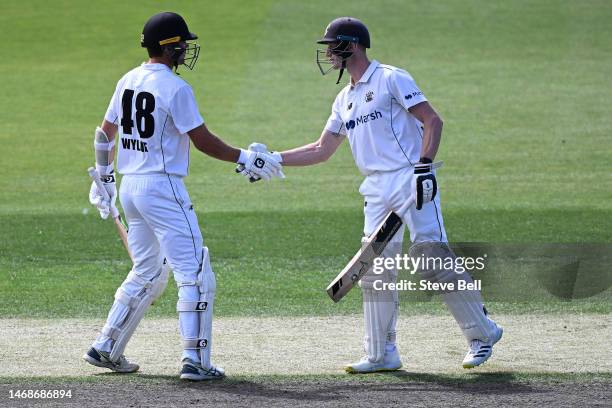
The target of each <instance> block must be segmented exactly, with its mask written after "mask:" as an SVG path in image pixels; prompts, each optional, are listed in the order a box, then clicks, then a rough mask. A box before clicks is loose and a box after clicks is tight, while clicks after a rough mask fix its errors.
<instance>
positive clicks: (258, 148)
mask: <svg viewBox="0 0 612 408" xmlns="http://www.w3.org/2000/svg"><path fill="white" fill-rule="evenodd" d="M249 150H250V151H253V152H260V153H265V154H268V155H270V156H272V157H273V158H274V159H275V160H276V161H278V163H282V161H283V158H282V157H281V155H280V153H278V152H270V151H268V146H266V145H265V144H263V143H251V144H250V145H249ZM281 168H282V166H281ZM236 173H240V174H242V175H243V176H245V177H246V178H248V179H249V181H250V182H251V183H254V182H256V181H259V180H260V179H261V177H259V176H258V175H257V174H255V173H254V172H252V171H249V170H247V169H246V168H245V166H244V165H242V164H238V166H237V167H236ZM273 176H274V177H278V178H285V174H284V173H283V171H282V170H281V169H279V170H277V171H276V172H275V173H274V174H273Z"/></svg>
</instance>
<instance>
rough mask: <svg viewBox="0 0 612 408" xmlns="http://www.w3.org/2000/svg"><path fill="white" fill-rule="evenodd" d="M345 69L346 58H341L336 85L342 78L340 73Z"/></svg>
mask: <svg viewBox="0 0 612 408" xmlns="http://www.w3.org/2000/svg"><path fill="white" fill-rule="evenodd" d="M345 69H346V59H343V60H342V68H340V75H338V80H337V81H336V85H338V84H339V83H340V80H341V79H342V74H344V70H345Z"/></svg>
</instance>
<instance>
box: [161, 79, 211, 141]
mask: <svg viewBox="0 0 612 408" xmlns="http://www.w3.org/2000/svg"><path fill="white" fill-rule="evenodd" d="M169 110H170V116H172V120H173V121H174V126H176V129H177V130H178V131H179V132H181V133H182V134H185V133H187V132H189V131H190V130H192V129H195V128H197V127H198V126H200V125H201V124H202V123H204V119H203V118H202V115H200V110H199V109H198V104H197V103H196V100H195V96H194V95H193V90H192V89H191V87H190V86H189V85H185V86H182V87H180V88H179V89H178V91H176V93H175V94H174V97H173V98H172V100H171V101H170V104H169Z"/></svg>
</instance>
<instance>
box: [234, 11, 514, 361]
mask: <svg viewBox="0 0 612 408" xmlns="http://www.w3.org/2000/svg"><path fill="white" fill-rule="evenodd" d="M317 42H318V43H319V44H323V45H326V46H327V48H326V49H324V50H317V65H318V66H319V69H320V70H321V73H322V74H323V75H325V74H326V73H328V72H330V71H331V70H338V71H339V75H338V81H337V82H336V83H339V82H340V79H341V78H342V74H343V73H344V71H347V72H348V74H349V76H350V78H349V79H350V80H349V83H348V84H347V85H346V86H345V87H344V88H343V89H342V90H341V91H340V93H339V94H338V96H337V97H336V99H335V101H334V103H333V105H332V109H331V115H330V116H329V119H328V120H327V123H326V124H325V128H324V129H323V132H322V134H321V136H320V137H319V139H318V140H316V141H315V142H313V143H310V144H307V145H304V146H301V147H297V148H294V149H292V150H287V151H283V152H273V153H272V156H273V157H274V158H276V160H277V161H278V162H281V163H282V164H283V165H284V166H309V165H313V164H317V163H321V162H324V161H326V160H328V159H329V158H330V157H331V156H332V155H333V154H334V152H335V151H336V149H337V148H338V146H340V144H341V143H342V141H343V140H344V139H346V138H348V141H349V144H350V147H351V151H352V153H353V158H354V159H355V164H356V165H357V167H358V169H359V171H360V172H361V173H362V174H363V176H364V177H365V178H364V180H363V183H362V184H361V187H360V188H359V192H360V193H361V194H362V195H363V197H364V216H365V221H364V229H363V232H364V236H366V237H367V236H369V235H370V234H372V232H374V229H375V228H376V227H377V226H378V225H379V224H380V223H381V221H382V220H383V219H384V218H385V216H386V215H387V213H388V212H389V211H394V212H395V213H397V214H398V215H399V216H400V217H401V219H402V221H403V224H402V226H401V229H400V230H399V231H398V233H396V234H395V236H394V238H393V239H392V241H391V243H390V244H389V245H387V247H386V248H385V250H384V251H383V254H382V256H383V257H385V258H395V257H396V256H397V255H399V253H400V252H401V248H402V245H401V244H402V240H403V232H404V225H407V226H408V229H409V231H410V240H411V241H412V246H411V248H410V256H411V257H431V258H442V259H444V258H446V257H452V258H453V259H454V258H455V255H454V253H453V252H452V251H451V249H450V247H449V246H448V241H447V237H446V231H445V229H444V223H443V220H442V212H441V208H440V197H439V194H437V191H438V186H437V181H436V172H435V166H434V159H435V157H436V153H437V151H438V147H439V145H440V138H441V135H442V119H441V118H440V116H439V115H438V114H437V113H436V111H435V110H434V108H433V107H432V106H431V105H430V103H429V102H428V101H427V99H426V97H425V95H424V94H423V92H422V91H421V90H420V89H419V88H418V87H417V85H416V83H415V81H414V79H413V78H412V76H411V75H410V74H409V73H408V72H406V71H404V70H402V69H400V68H396V67H394V66H391V65H384V64H381V63H379V62H378V61H376V60H370V59H369V58H368V56H367V52H366V51H367V49H368V48H370V34H369V32H368V29H367V27H366V26H365V24H364V23H363V22H361V21H360V20H358V19H356V18H352V17H341V18H337V19H335V20H333V21H332V22H331V23H330V24H329V25H328V26H327V28H326V29H325V34H324V35H323V37H322V38H321V39H320V40H319V41H317ZM256 145H258V146H259V149H258V150H262V149H261V146H264V145H261V144H256ZM242 173H243V174H244V175H245V176H247V177H249V178H251V179H252V180H254V179H257V175H255V174H252V172H249V171H248V170H246V169H245V170H243V171H242ZM429 268H431V269H427V267H423V268H421V269H420V270H419V273H420V274H421V276H422V277H424V278H426V279H427V280H428V281H430V282H436V283H448V282H451V283H452V282H457V280H458V279H461V280H463V281H467V282H468V283H470V282H473V281H472V279H471V277H470V276H469V275H468V274H467V273H463V274H461V275H459V274H457V273H456V272H455V271H454V270H451V269H444V267H439V269H435V267H429ZM372 269H373V268H371V269H370V270H369V271H368V272H367V273H366V274H365V275H364V277H363V278H362V279H361V281H360V282H359V285H360V286H361V290H362V295H363V313H364V322H365V336H364V343H363V344H364V350H365V356H364V357H363V358H362V359H361V360H360V361H358V362H356V363H353V364H349V365H348V366H347V367H346V371H347V372H349V373H372V372H377V371H392V370H397V369H399V368H401V367H402V363H401V358H400V354H399V350H398V347H397V345H396V322H397V315H398V296H397V292H396V291H394V292H393V296H391V297H389V295H388V293H383V292H382V291H379V290H376V289H375V285H374V282H375V281H377V280H382V281H383V282H385V283H394V282H396V281H397V268H390V269H386V270H385V271H384V272H383V273H382V274H380V275H379V274H375V273H373V270H372ZM447 287H448V286H447ZM454 287H455V288H457V287H458V285H455V286H454ZM442 298H443V299H444V302H445V303H446V305H447V306H448V309H449V310H450V312H451V314H452V315H453V317H454V318H455V320H456V321H457V324H458V325H459V327H460V328H461V330H462V332H463V335H464V336H465V339H466V341H467V344H468V350H467V354H466V355H465V358H464V359H463V363H462V365H463V367H464V368H472V367H476V366H479V365H481V364H482V363H484V362H485V361H486V360H487V359H488V358H489V357H490V356H491V354H492V352H493V345H494V344H495V343H497V342H498V341H499V340H500V339H501V337H502V334H503V330H502V328H501V327H500V326H499V325H497V324H496V323H495V322H494V321H493V320H491V319H490V318H489V317H488V316H487V311H486V309H485V308H484V304H483V300H482V297H481V294H480V292H479V291H478V290H455V291H446V292H444V293H442Z"/></svg>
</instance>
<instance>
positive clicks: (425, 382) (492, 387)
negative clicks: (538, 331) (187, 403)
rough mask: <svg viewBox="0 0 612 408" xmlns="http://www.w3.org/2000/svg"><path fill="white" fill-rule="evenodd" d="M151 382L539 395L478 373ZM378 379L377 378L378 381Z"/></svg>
mask: <svg viewBox="0 0 612 408" xmlns="http://www.w3.org/2000/svg"><path fill="white" fill-rule="evenodd" d="M381 376H385V377H394V378H395V379H397V380H399V382H397V381H385V380H381V378H380V377H381ZM140 377H144V378H150V379H152V380H162V381H164V382H166V381H167V382H168V383H173V384H175V385H176V386H177V387H178V388H181V389H183V388H188V389H191V390H202V391H203V392H206V391H210V390H211V389H214V390H215V391H216V392H221V393H226V394H232V395H234V396H242V397H259V398H269V399H285V400H299V401H303V400H308V401H320V402H325V401H341V400H343V399H352V398H354V396H355V395H357V394H363V393H366V394H368V395H371V394H373V393H387V392H391V393H398V394H404V393H412V392H434V393H441V394H444V393H448V392H454V393H457V392H461V393H481V394H485V393H486V394H492V395H512V394H533V393H538V392H541V390H538V389H536V388H534V387H531V386H529V385H527V384H525V383H524V382H519V381H517V379H516V377H515V375H514V374H513V373H511V372H500V373H477V374H473V375H469V377H467V378H463V377H462V378H459V377H457V376H452V375H446V374H427V373H412V372H407V371H396V372H390V373H378V374H374V375H367V376H366V375H363V376H358V377H356V376H346V377H343V376H336V377H334V378H333V379H329V378H327V377H324V378H322V379H321V380H315V379H312V380H304V381H299V380H280V381H278V382H274V381H272V383H270V382H266V383H262V382H254V381H247V380H241V379H232V378H226V379H224V380H219V381H208V382H185V381H181V380H180V379H179V378H178V376H166V375H146V374H145V375H141V376H140ZM377 377H378V378H377Z"/></svg>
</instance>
